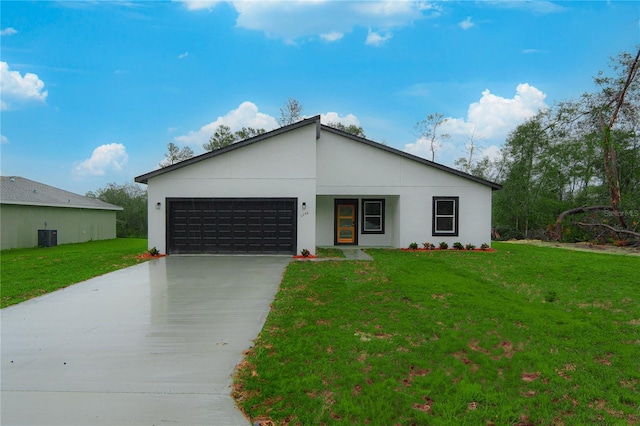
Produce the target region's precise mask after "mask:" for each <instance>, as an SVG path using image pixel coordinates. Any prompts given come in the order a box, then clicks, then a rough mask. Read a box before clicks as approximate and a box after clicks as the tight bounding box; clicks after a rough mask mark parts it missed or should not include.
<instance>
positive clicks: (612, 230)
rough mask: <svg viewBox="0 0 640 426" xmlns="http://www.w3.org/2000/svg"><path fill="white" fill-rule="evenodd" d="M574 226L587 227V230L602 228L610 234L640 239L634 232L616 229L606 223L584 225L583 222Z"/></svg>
mask: <svg viewBox="0 0 640 426" xmlns="http://www.w3.org/2000/svg"><path fill="white" fill-rule="evenodd" d="M576 225H580V226H584V227H588V228H595V227H598V226H599V227H602V228H606V229H608V230H610V231H611V232H614V233H616V234H627V235H633V236H634V237H638V238H640V234H639V233H637V232H634V231H630V230H628V229H616V228H614V227H613V226H611V225H607V224H606V223H584V222H576Z"/></svg>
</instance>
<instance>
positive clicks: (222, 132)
mask: <svg viewBox="0 0 640 426" xmlns="http://www.w3.org/2000/svg"><path fill="white" fill-rule="evenodd" d="M234 142H236V137H235V135H234V134H233V133H232V132H231V128H230V127H229V126H225V125H224V124H220V125H219V126H218V127H217V128H216V130H215V131H214V132H213V135H211V137H210V138H209V142H208V143H205V144H204V145H202V146H203V148H204V149H206V150H207V151H213V150H216V149H220V148H224V147H225V146H229V145H231V144H232V143H234Z"/></svg>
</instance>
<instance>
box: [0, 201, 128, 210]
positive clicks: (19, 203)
mask: <svg viewBox="0 0 640 426" xmlns="http://www.w3.org/2000/svg"><path fill="white" fill-rule="evenodd" d="M0 204H9V205H15V206H35V207H60V208H65V209H84V210H110V211H122V210H124V208H122V207H120V206H113V207H108V206H104V207H102V206H80V205H77V204H55V203H38V202H30V201H17V200H0Z"/></svg>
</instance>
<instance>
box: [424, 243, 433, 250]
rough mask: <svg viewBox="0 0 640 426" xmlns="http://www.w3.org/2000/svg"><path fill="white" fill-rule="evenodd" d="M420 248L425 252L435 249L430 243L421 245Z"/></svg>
mask: <svg viewBox="0 0 640 426" xmlns="http://www.w3.org/2000/svg"><path fill="white" fill-rule="evenodd" d="M422 246H423V247H424V249H425V250H433V249H434V248H436V246H434V245H433V244H431V243H422Z"/></svg>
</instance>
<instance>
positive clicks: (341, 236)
mask: <svg viewBox="0 0 640 426" xmlns="http://www.w3.org/2000/svg"><path fill="white" fill-rule="evenodd" d="M335 206H336V209H335V224H336V227H335V228H336V234H335V244H358V232H357V231H358V223H357V219H358V201H357V200H336V203H335Z"/></svg>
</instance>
